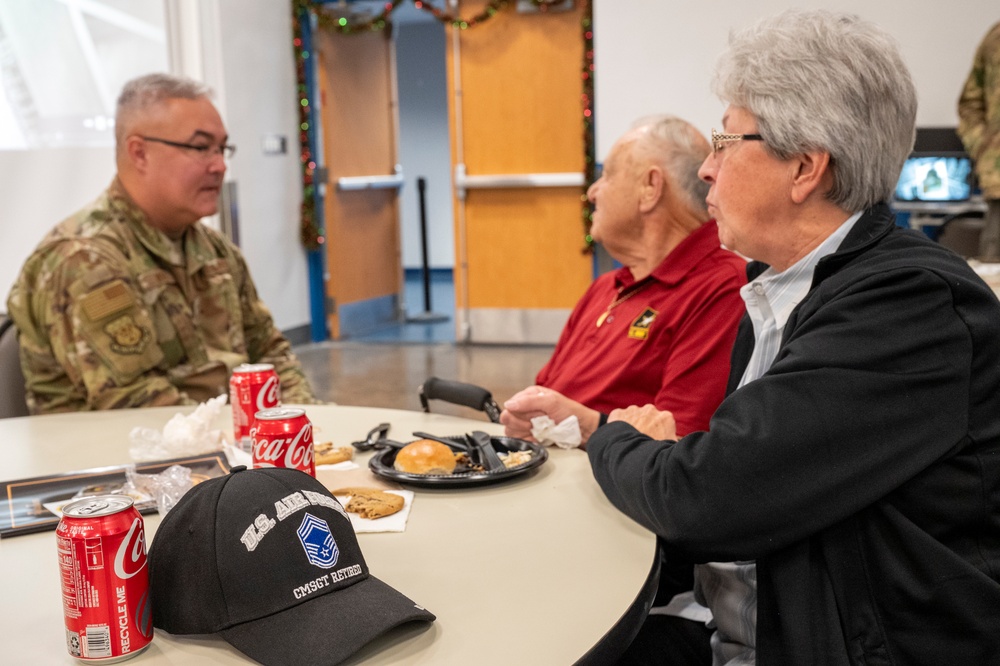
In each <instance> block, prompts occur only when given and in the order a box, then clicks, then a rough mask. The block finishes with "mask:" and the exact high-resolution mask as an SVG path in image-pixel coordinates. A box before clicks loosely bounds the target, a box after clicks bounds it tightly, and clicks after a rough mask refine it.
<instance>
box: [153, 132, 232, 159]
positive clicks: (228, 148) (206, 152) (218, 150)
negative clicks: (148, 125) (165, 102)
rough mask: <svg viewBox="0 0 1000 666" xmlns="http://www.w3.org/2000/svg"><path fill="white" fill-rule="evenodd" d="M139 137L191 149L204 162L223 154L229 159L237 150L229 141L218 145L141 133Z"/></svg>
mask: <svg viewBox="0 0 1000 666" xmlns="http://www.w3.org/2000/svg"><path fill="white" fill-rule="evenodd" d="M139 138H140V139H144V140H146V141H154V142H156V143H162V144H164V145H166V146H173V147H174V148H182V149H184V150H190V151H191V152H193V153H194V155H195V156H196V157H197V158H198V159H200V160H201V161H202V162H208V161H209V160H211V159H212V158H213V157H215V156H216V155H222V157H224V158H225V159H229V158H230V157H232V156H233V154H234V153H235V152H236V146H234V145H232V144H229V143H223V144H220V145H217V146H213V145H211V144H207V143H206V144H200V143H180V142H179V141H168V140H167V139H160V138H157V137H155V136H142V135H141V134H140V135H139Z"/></svg>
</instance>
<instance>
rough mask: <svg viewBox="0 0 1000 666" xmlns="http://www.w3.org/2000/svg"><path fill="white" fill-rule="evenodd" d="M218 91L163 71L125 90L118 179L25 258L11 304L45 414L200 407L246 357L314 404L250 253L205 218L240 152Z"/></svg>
mask: <svg viewBox="0 0 1000 666" xmlns="http://www.w3.org/2000/svg"><path fill="white" fill-rule="evenodd" d="M208 95H209V91H208V89H207V88H205V87H204V86H202V85H201V84H199V83H196V82H194V81H191V80H188V79H182V78H178V77H173V76H168V75H164V74H152V75H148V76H144V77H140V78H138V79H135V80H133V81H131V82H129V83H128V84H126V85H125V88H124V89H123V91H122V93H121V96H120V97H119V99H118V108H117V116H116V125H115V141H116V145H117V149H116V162H117V167H118V174H117V177H116V178H115V180H114V182H112V184H111V186H110V187H109V188H108V189H107V190H106V191H105V192H104V193H103V194H101V196H100V197H99V198H98V199H97V200H96V201H95V202H94V203H92V204H91V205H90V206H88V207H87V208H84V209H83V210H81V211H79V212H78V213H76V214H75V215H73V216H72V217H70V218H69V219H67V220H65V221H64V222H62V223H61V224H59V225H58V226H57V227H56V228H55V229H53V230H52V231H51V232H50V233H49V235H48V236H47V237H46V238H45V239H44V240H42V242H41V243H40V244H39V246H38V247H37V248H36V249H35V251H34V253H33V254H32V255H31V257H29V258H28V260H27V262H26V263H25V265H24V268H23V269H22V271H21V275H20V277H19V278H18V280H17V282H16V283H15V284H14V287H13V289H12V290H11V293H10V297H9V299H8V303H7V306H8V311H9V313H10V316H11V317H12V318H13V320H14V322H15V323H16V324H17V327H18V330H19V332H20V343H21V365H22V367H23V369H24V375H25V382H26V385H27V386H26V388H27V401H28V407H29V409H30V410H31V412H32V413H33V414H40V413H46V412H57V411H73V410H87V409H116V408H123V407H140V406H152V405H178V404H195V403H198V402H201V401H204V400H207V399H209V398H212V397H215V396H217V395H219V394H220V393H224V392H227V390H228V381H229V376H230V373H231V371H232V369H233V367H235V366H237V365H239V364H241V363H247V362H252V363H259V362H261V363H272V364H274V366H275V369H276V370H277V371H278V374H279V376H280V378H281V388H282V400H283V401H284V402H286V403H311V402H314V399H313V395H312V390H311V388H310V387H309V382H308V381H307V380H306V378H305V376H304V374H303V373H302V369H301V367H300V366H299V363H298V360H297V359H296V358H295V355H294V354H293V353H292V351H291V345H290V344H289V342H288V340H286V339H285V338H284V336H282V334H281V332H280V331H278V330H277V328H275V326H274V322H273V320H272V318H271V314H270V312H269V311H268V309H267V308H266V307H265V306H264V304H263V303H262V302H261V300H260V298H259V297H258V296H257V290H256V288H255V287H254V284H253V280H252V279H251V277H250V273H249V271H248V269H247V265H246V262H245V261H244V259H243V256H242V255H241V254H240V252H239V250H238V249H237V248H236V247H235V246H234V245H233V244H232V243H230V242H229V241H228V240H226V239H225V238H224V237H223V236H221V235H220V234H219V233H217V232H216V231H214V230H212V229H210V228H209V227H207V226H205V225H203V224H200V223H199V220H200V219H201V218H202V217H205V216H206V215H212V214H214V213H215V212H216V210H217V209H218V198H219V191H220V188H221V187H222V182H223V176H224V175H225V172H226V162H225V158H226V157H228V155H229V154H231V153H232V150H233V148H232V146H230V145H229V144H228V143H227V139H228V136H227V134H226V128H225V126H224V125H223V122H222V119H221V117H220V116H219V113H218V111H217V110H216V108H215V106H214V105H213V104H212V102H211V101H210V100H209V98H208Z"/></svg>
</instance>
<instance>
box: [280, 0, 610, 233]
mask: <svg viewBox="0 0 1000 666" xmlns="http://www.w3.org/2000/svg"><path fill="white" fill-rule="evenodd" d="M410 1H411V2H412V3H413V6H414V7H415V8H417V9H420V10H422V11H425V12H428V13H430V14H432V15H433V16H434V18H436V19H437V20H438V21H440V22H442V23H446V24H448V25H450V26H451V27H453V28H456V29H459V30H466V29H468V28H471V27H475V26H478V25H481V24H482V23H484V22H486V21H488V20H489V19H492V18H493V17H495V16H496V15H497V14H498V13H500V12H501V11H502V10H504V9H506V8H507V6H508V5H510V0H492V1H491V2H490V3H489V4H487V5H486V7H485V8H484V9H483V10H482V11H481V12H479V13H478V14H476V15H475V16H472V17H469V18H464V19H463V18H461V17H459V16H457V15H454V14H451V13H450V12H447V11H443V10H441V9H439V8H437V7H435V6H433V5H432V4H430V3H429V2H425V1H424V0H410ZM530 1H531V4H532V5H534V6H535V7H537V8H538V10H539V11H540V12H546V11H548V9H549V8H550V7H554V6H556V5H560V4H562V3H563V1H564V0H530ZM403 2H404V0H392V1H391V2H386V3H385V5H384V7H383V9H382V12H381V13H380V14H378V15H377V16H373V17H370V18H356V17H351V16H344V15H339V14H338V13H337V12H336V11H331V10H330V8H328V7H326V6H325V3H323V2H321V1H320V0H292V31H293V39H292V45H293V47H294V51H295V69H296V77H297V80H298V83H297V94H298V100H299V150H300V158H301V170H302V206H301V225H300V235H301V238H302V244H303V245H304V246H305V247H306V249H307V250H317V249H319V248H320V247H321V246H322V245H323V244H324V243H325V242H326V235H325V233H326V232H325V229H324V228H323V224H322V220H319V219H318V217H317V214H316V183H315V172H316V161H315V159H314V157H313V155H312V147H311V137H312V136H313V132H314V130H313V128H312V127H311V117H312V110H311V108H310V100H309V84H308V81H307V67H306V63H307V61H308V60H309V58H311V57H312V53H310V52H309V50H308V49H307V48H306V47H305V44H304V41H303V32H302V22H303V21H308V20H309V17H310V15H312V16H315V17H316V25H317V26H318V27H319V28H320V29H322V30H328V31H331V32H340V33H343V34H357V33H362V32H371V31H376V30H384V29H386V28H387V27H390V26H391V21H390V15H391V14H392V13H393V12H394V11H395V10H396V9H397V8H398V7H399V6H400V5H401V4H403ZM592 25H593V7H592V2H591V0H584V11H583V19H582V21H581V28H582V31H583V41H584V48H583V71H582V79H583V94H582V96H581V106H582V107H583V137H584V160H585V162H584V180H585V187H589V186H590V184H591V183H592V182H593V181H594V175H595V153H594V112H593V102H594V33H593V29H592ZM582 209H583V225H584V251H585V252H589V251H591V250H592V249H593V243H594V241H593V238H592V237H591V235H590V226H591V223H592V220H593V208H592V206H591V205H590V202H589V201H588V200H587V195H586V193H584V194H583V196H582Z"/></svg>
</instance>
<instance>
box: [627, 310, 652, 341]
mask: <svg viewBox="0 0 1000 666" xmlns="http://www.w3.org/2000/svg"><path fill="white" fill-rule="evenodd" d="M656 314H657V312H656V310H654V309H653V308H646V309H645V310H643V311H642V313H641V314H640V315H639V316H638V317H636V318H635V321H633V322H632V325H631V326H629V327H628V337H630V338H632V339H634V340H645V339H646V338H648V337H649V327H650V326H652V325H653V320H654V319H656Z"/></svg>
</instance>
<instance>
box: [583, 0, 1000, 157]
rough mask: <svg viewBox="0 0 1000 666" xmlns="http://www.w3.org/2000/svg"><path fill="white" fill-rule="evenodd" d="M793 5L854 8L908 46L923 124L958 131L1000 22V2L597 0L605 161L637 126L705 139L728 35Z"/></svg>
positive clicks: (599, 119)
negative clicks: (980, 51) (973, 74)
mask: <svg viewBox="0 0 1000 666" xmlns="http://www.w3.org/2000/svg"><path fill="white" fill-rule="evenodd" d="M790 7H799V8H806V9H810V8H823V9H830V10H835V11H847V12H851V13H855V14H858V15H860V16H861V17H863V18H866V19H869V20H872V21H875V22H876V23H878V24H879V25H881V26H883V27H884V28H885V29H886V30H888V31H889V32H890V33H891V34H892V35H893V36H894V37H895V38H896V39H897V40H898V41H899V43H900V45H901V47H902V51H903V57H904V58H905V59H906V62H907V64H908V65H909V66H910V70H911V72H912V75H913V78H914V82H915V83H916V86H917V92H918V95H919V107H918V111H917V124H918V125H921V126H942V125H950V126H953V125H955V124H957V122H958V116H957V113H956V111H955V105H956V103H957V101H958V95H959V93H960V92H961V89H962V85H963V83H964V82H965V77H966V76H967V75H968V73H969V68H970V66H971V64H972V56H973V53H974V52H975V49H976V46H977V45H978V44H979V41H980V40H981V39H982V37H983V35H984V34H985V33H986V30H987V29H988V28H989V26H991V25H993V24H994V23H995V22H996V21H997V20H998V19H1000V5H998V3H997V1H996V0H961V2H950V3H942V2H940V1H939V0H877V1H873V0H813V1H812V2H789V1H787V0H759V1H758V2H746V0H717V1H716V2H711V3H705V2H694V1H690V0H685V1H676V2H663V1H662V0H629V1H628V2H622V1H621V0H594V48H595V60H596V61H595V69H596V77H595V86H596V90H595V97H596V101H595V117H596V120H595V122H596V128H597V155H598V161H601V160H603V159H604V156H605V155H606V154H607V152H608V150H609V149H610V148H611V144H612V143H614V140H615V138H616V137H618V136H619V135H620V134H622V133H623V132H624V131H625V130H626V129H627V128H628V126H629V125H630V123H631V122H632V120H634V119H635V118H638V117H640V116H643V115H647V114H651V113H673V114H675V115H678V116H680V117H682V118H685V119H687V120H689V121H691V122H692V123H694V124H695V125H696V126H697V127H698V128H699V129H701V130H702V131H703V132H704V133H705V134H706V135H707V134H708V133H709V132H710V130H711V128H712V127H716V128H718V129H721V126H720V123H721V119H722V112H723V109H724V107H723V105H722V104H721V102H719V101H718V100H717V99H716V98H715V97H714V95H712V93H711V91H710V89H709V81H710V78H711V75H712V72H713V69H714V65H715V59H716V57H717V56H718V54H719V53H721V52H722V51H724V50H725V48H726V44H727V40H728V36H729V31H730V30H731V29H733V28H740V27H743V26H745V25H748V24H750V23H752V22H753V21H755V20H757V19H759V18H762V17H764V16H768V15H771V14H774V13H777V12H779V11H781V10H783V9H787V8H790Z"/></svg>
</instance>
